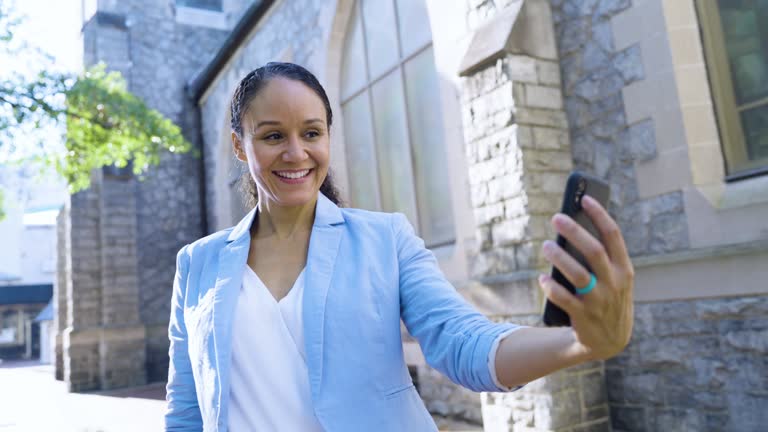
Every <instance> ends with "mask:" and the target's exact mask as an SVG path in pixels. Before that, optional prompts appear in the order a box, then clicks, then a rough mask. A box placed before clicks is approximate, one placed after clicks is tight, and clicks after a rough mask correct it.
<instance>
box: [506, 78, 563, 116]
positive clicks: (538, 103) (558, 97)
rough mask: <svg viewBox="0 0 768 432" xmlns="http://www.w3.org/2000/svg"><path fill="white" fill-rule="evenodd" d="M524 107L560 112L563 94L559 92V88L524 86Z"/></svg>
mask: <svg viewBox="0 0 768 432" xmlns="http://www.w3.org/2000/svg"><path fill="white" fill-rule="evenodd" d="M515 100H517V99H515ZM525 105H526V106H529V107H533V108H548V109H553V110H560V109H563V93H562V92H561V91H560V87H547V86H540V85H534V84H526V85H525Z"/></svg>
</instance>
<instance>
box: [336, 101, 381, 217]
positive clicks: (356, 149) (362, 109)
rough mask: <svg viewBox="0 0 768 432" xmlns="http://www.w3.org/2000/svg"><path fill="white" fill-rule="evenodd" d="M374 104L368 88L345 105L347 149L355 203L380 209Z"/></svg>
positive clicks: (355, 204) (351, 191)
mask: <svg viewBox="0 0 768 432" xmlns="http://www.w3.org/2000/svg"><path fill="white" fill-rule="evenodd" d="M370 106H371V101H370V98H369V96H368V92H367V91H364V92H363V93H361V94H359V95H357V96H355V97H354V98H353V99H351V100H350V101H349V102H347V103H345V104H344V106H343V107H342V115H343V116H344V141H345V144H346V146H345V153H346V157H347V171H348V173H349V179H350V181H349V187H350V198H351V199H352V204H353V205H354V206H355V207H360V208H364V209H368V210H374V211H380V210H381V204H380V202H381V201H380V198H379V178H378V168H377V166H376V150H375V148H374V143H373V125H372V124H371V110H370Z"/></svg>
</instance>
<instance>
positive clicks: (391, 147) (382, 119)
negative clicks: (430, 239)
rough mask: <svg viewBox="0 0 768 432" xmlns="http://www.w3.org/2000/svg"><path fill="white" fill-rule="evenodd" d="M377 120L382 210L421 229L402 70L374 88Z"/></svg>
mask: <svg viewBox="0 0 768 432" xmlns="http://www.w3.org/2000/svg"><path fill="white" fill-rule="evenodd" d="M373 118H374V131H375V136H376V144H377V145H376V150H377V151H376V155H377V157H378V160H379V177H380V178H381V185H380V187H381V206H382V209H383V210H384V211H389V212H392V211H399V212H403V213H404V214H405V215H406V216H407V217H408V219H409V220H410V222H411V224H413V225H414V226H418V223H419V221H418V217H417V214H416V196H415V191H414V189H413V186H414V185H413V164H412V162H411V145H410V142H409V140H408V129H407V128H408V125H407V124H406V111H405V99H404V97H403V84H402V79H401V76H400V70H399V69H395V70H394V71H392V72H390V73H389V74H388V75H387V76H386V77H384V78H383V79H381V80H380V81H378V82H376V84H374V85H373Z"/></svg>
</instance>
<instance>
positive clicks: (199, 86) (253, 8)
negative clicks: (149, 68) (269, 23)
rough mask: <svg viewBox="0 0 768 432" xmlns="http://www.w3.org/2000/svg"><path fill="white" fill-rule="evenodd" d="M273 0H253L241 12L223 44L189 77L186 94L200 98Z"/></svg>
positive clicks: (194, 99) (195, 99)
mask: <svg viewBox="0 0 768 432" xmlns="http://www.w3.org/2000/svg"><path fill="white" fill-rule="evenodd" d="M274 2H275V0H256V1H254V2H253V4H252V5H250V6H249V7H248V9H247V10H246V11H245V14H243V17H242V18H241V19H240V21H239V22H238V23H237V25H236V26H235V28H234V29H232V33H230V34H229V37H227V40H225V41H224V44H223V45H222V46H221V48H219V51H218V52H217V53H216V56H215V57H214V58H213V60H211V62H210V63H208V64H207V65H206V66H205V67H204V68H203V69H202V70H200V71H198V72H197V73H196V74H195V75H193V76H192V78H190V80H189V82H187V95H188V96H189V97H190V98H192V100H193V101H194V102H195V103H197V102H198V101H199V100H200V98H201V97H202V96H203V93H205V91H206V90H207V89H208V86H210V85H211V83H212V82H213V80H214V79H215V78H216V75H218V74H219V72H221V69H222V68H223V67H224V65H226V64H227V62H229V60H230V59H231V58H232V56H233V55H234V54H235V52H237V49H238V48H240V45H242V44H243V42H245V39H246V38H247V37H248V35H249V34H250V33H251V30H253V28H254V27H256V24H258V23H259V20H261V18H262V17H263V16H264V14H266V13H267V11H268V10H269V7H270V6H272V4H273V3H274Z"/></svg>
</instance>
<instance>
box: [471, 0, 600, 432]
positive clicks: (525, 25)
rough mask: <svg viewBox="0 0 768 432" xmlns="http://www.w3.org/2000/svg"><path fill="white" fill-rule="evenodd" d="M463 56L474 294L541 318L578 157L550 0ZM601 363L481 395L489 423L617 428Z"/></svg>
mask: <svg viewBox="0 0 768 432" xmlns="http://www.w3.org/2000/svg"><path fill="white" fill-rule="evenodd" d="M508 3H509V5H508V6H507V7H506V9H504V10H501V11H499V12H498V13H497V15H496V17H495V18H494V19H492V20H491V21H489V22H487V23H486V24H485V25H483V26H481V27H479V28H478V29H477V30H476V31H475V34H474V37H473V40H472V42H471V43H470V47H469V50H468V52H467V55H466V57H465V58H464V61H463V62H462V72H461V75H462V76H463V79H462V105H463V107H464V108H463V109H464V113H463V118H464V131H465V141H466V145H467V147H466V148H467V158H468V165H469V170H470V175H469V181H470V187H471V195H472V205H473V208H474V213H475V222H476V224H477V245H476V248H475V249H474V251H472V253H471V257H470V262H471V276H472V278H473V279H474V281H475V282H474V284H473V286H472V287H471V288H470V290H469V291H470V298H471V299H472V300H473V302H474V303H475V304H476V305H477V306H478V307H479V308H480V309H481V310H482V311H483V312H485V313H486V314H487V315H489V316H491V317H494V318H495V319H497V320H503V321H513V322H518V323H524V324H529V325H540V312H541V306H542V302H543V295H542V293H541V290H540V288H539V287H538V282H537V275H538V274H539V273H540V272H546V271H549V266H548V264H547V262H546V261H544V260H543V258H542V256H541V252H540V249H541V244H542V243H543V241H544V240H546V239H554V237H555V233H554V230H553V229H552V228H551V226H550V224H549V221H550V218H551V217H552V215H553V214H554V213H556V212H557V211H559V209H560V205H561V200H562V193H563V190H564V187H565V181H566V178H567V176H568V173H569V172H570V171H571V170H572V156H571V148H570V140H569V131H568V122H567V119H566V114H565V111H564V107H563V97H562V90H561V82H560V73H559V66H560V65H559V61H558V56H557V49H556V46H555V37H554V29H553V23H552V17H551V11H550V6H549V3H548V2H547V1H545V0H526V1H525V2H522V1H518V2H508ZM604 387H605V386H604V371H603V366H602V363H590V364H585V365H581V366H579V367H575V368H571V369H568V370H565V371H561V372H559V373H556V374H553V375H550V376H548V377H545V378H542V379H539V380H537V381H535V382H533V383H530V384H528V385H527V386H525V387H524V388H523V389H521V390H518V391H516V392H513V393H507V394H503V393H485V394H483V395H482V410H483V423H484V427H485V430H486V431H494V432H495V431H511V430H515V431H554V430H558V431H561V430H563V431H571V430H573V431H575V430H587V429H588V430H609V428H610V422H609V418H608V406H607V403H606V397H605V390H604Z"/></svg>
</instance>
